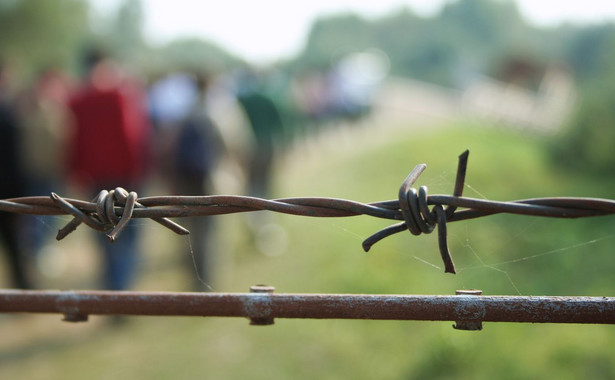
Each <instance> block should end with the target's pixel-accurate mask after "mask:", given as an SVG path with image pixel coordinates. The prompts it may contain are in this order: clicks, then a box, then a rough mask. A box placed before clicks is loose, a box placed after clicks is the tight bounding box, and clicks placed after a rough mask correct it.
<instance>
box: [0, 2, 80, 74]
mask: <svg viewBox="0 0 615 380" xmlns="http://www.w3.org/2000/svg"><path fill="white" fill-rule="evenodd" d="M0 25H2V33H0V59H4V60H7V61H8V62H9V63H12V64H13V65H14V66H15V68H18V69H19V72H18V73H17V74H18V75H20V76H22V77H26V76H28V75H31V74H33V73H35V72H36V71H38V70H40V69H42V68H44V67H45V66H59V67H74V56H75V52H76V51H78V50H79V48H80V47H81V45H82V43H83V42H84V38H86V36H87V35H88V18H87V6H86V4H85V3H84V2H83V1H79V0H57V1H44V0H15V1H4V2H2V3H0Z"/></svg>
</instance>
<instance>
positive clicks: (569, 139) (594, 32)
mask: <svg viewBox="0 0 615 380" xmlns="http://www.w3.org/2000/svg"><path fill="white" fill-rule="evenodd" d="M570 52H571V53H572V56H571V59H570V61H571V62H572V64H573V65H574V67H575V68H576V70H577V73H578V76H579V77H580V79H581V83H582V87H581V101H580V104H579V107H578V109H577V111H576V113H575V115H574V117H573V118H572V120H571V122H570V124H569V128H568V130H567V133H566V134H565V135H564V136H563V138H562V141H561V145H560V146H559V149H558V150H557V155H556V157H557V159H558V160H559V161H560V162H561V163H562V164H564V165H566V167H575V168H578V169H582V170H583V171H584V172H597V173H599V174H608V175H612V174H613V170H614V169H615V150H613V146H615V27H614V26H613V25H603V26H600V27H597V28H590V29H587V30H582V31H581V32H580V34H579V35H578V36H577V39H576V40H575V43H574V44H573V45H572V47H571V49H570Z"/></svg>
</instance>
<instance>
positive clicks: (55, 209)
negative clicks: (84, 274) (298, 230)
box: [0, 150, 615, 273]
mask: <svg viewBox="0 0 615 380" xmlns="http://www.w3.org/2000/svg"><path fill="white" fill-rule="evenodd" d="M468 156H469V151H467V150H466V151H465V152H463V153H462V154H461V155H460V156H459V162H458V166H457V174H456V179H455V188H454V190H453V194H452V195H428V193H427V187H426V186H421V187H420V188H419V190H416V189H415V188H413V187H412V186H413V185H414V183H415V182H416V181H417V179H418V178H419V176H420V175H421V173H422V172H423V171H424V170H425V168H426V167H427V165H425V164H420V165H417V166H416V167H415V168H414V169H413V170H412V171H411V172H410V174H409V175H408V176H407V177H406V179H405V180H404V181H403V183H402V185H401V187H400V188H399V191H398V199H396V200H389V201H382V202H374V203H361V202H355V201H351V200H345V199H337V198H316V197H311V198H279V199H272V200H267V199H261V198H256V197H248V196H237V195H204V196H176V195H171V196H154V197H144V198H138V196H137V193H135V192H128V191H126V190H125V189H123V188H121V187H118V188H116V189H114V190H110V191H107V190H102V191H101V192H100V193H99V194H98V195H97V196H96V197H95V198H94V199H93V200H92V201H90V202H87V201H82V200H77V199H70V198H64V197H61V196H60V195H58V194H56V193H51V196H49V197H44V196H35V197H21V198H11V199H5V200H0V211H5V212H12V213H20V214H33V215H72V216H73V219H72V220H71V221H70V222H68V224H66V225H65V226H64V227H63V228H62V229H60V230H59V231H58V234H57V236H56V239H58V240H61V239H63V238H65V237H66V236H68V235H69V234H70V233H71V232H73V231H75V229H76V228H77V227H78V226H79V225H80V224H82V223H83V224H86V225H87V226H89V227H91V228H93V229H95V230H97V231H101V232H104V233H105V234H106V235H107V237H108V239H109V240H110V241H115V240H116V239H117V238H118V237H119V235H120V233H121V232H122V231H123V229H124V228H125V227H126V225H127V224H128V222H129V221H130V219H132V218H151V219H153V220H154V221H156V222H158V223H160V224H161V225H163V226H165V227H167V228H168V229H170V230H172V231H173V232H175V233H177V234H181V235H185V234H188V233H189V231H188V230H187V229H185V228H184V227H182V226H181V225H179V224H177V223H175V222H174V221H172V220H170V219H168V218H179V217H189V216H212V215H224V214H234V213H244V212H252V211H260V210H267V211H273V212H279V213H285V214H292V215H301V216H309V217H350V216H357V215H368V216H372V217H376V218H382V219H390V220H398V221H400V222H399V223H397V224H394V225H391V226H389V227H386V228H384V229H382V230H380V231H378V232H376V233H375V234H373V235H372V236H370V237H368V238H367V239H365V240H364V241H363V244H362V246H363V249H364V250H365V251H366V252H367V251H369V250H370V248H371V247H372V246H373V245H374V244H375V243H377V242H379V241H380V240H382V239H384V238H386V237H388V236H391V235H393V234H395V233H398V232H402V231H406V230H408V231H409V232H410V233H412V234H413V235H420V234H429V233H431V232H433V231H434V230H435V229H436V227H437V230H438V246H439V250H440V255H441V257H442V261H443V263H444V271H445V272H446V273H455V264H454V262H453V259H452V257H451V254H450V251H449V248H448V241H447V232H446V231H447V229H446V227H447V223H449V222H457V221H462V220H468V219H474V218H479V217H483V216H487V215H493V214H498V213H509V214H520V215H529V216H543V217H554V218H581V217H592V216H602V215H609V214H613V213H615V201H614V200H610V199H602V198H582V197H550V198H532V199H521V200H515V201H508V202H502V201H492V200H485V199H476V198H469V197H464V196H462V194H463V188H464V185H465V177H466V169H467V163H468ZM430 206H432V207H431V209H430V208H429V207H430ZM460 208H462V209H460Z"/></svg>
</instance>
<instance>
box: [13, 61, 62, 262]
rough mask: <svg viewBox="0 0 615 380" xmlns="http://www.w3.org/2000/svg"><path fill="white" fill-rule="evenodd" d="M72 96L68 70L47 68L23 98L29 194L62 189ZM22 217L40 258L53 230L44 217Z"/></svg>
mask: <svg viewBox="0 0 615 380" xmlns="http://www.w3.org/2000/svg"><path fill="white" fill-rule="evenodd" d="M68 96H69V84H68V80H67V77H66V76H65V75H64V73H63V72H62V71H60V70H59V69H55V68H47V69H44V70H42V71H41V72H40V74H39V75H38V77H37V79H36V80H35V83H34V84H33V85H32V86H31V87H30V88H28V89H27V90H26V91H25V92H24V93H23V94H21V96H20V97H19V101H18V114H19V124H20V132H21V135H22V139H21V144H20V153H21V158H20V160H21V162H23V166H24V176H25V186H26V187H25V194H24V195H26V196H37V195H48V194H50V193H51V192H52V191H55V192H61V191H62V188H63V179H64V174H65V173H64V163H65V157H64V152H65V147H66V145H65V143H66V133H67V128H68V125H67V123H68V109H67V102H68ZM22 218H23V221H24V231H23V232H24V235H25V236H24V239H23V241H24V243H26V246H27V251H28V254H29V255H30V256H33V257H36V258H39V256H38V253H39V251H40V250H41V249H42V247H43V246H44V243H45V239H46V238H47V237H48V235H49V232H50V231H52V230H53V229H52V228H50V227H49V226H46V225H45V224H43V223H42V222H41V221H40V220H39V218H40V217H35V216H31V215H24V216H22ZM50 220H51V219H50Z"/></svg>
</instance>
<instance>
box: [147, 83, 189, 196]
mask: <svg viewBox="0 0 615 380" xmlns="http://www.w3.org/2000/svg"><path fill="white" fill-rule="evenodd" d="M198 99H199V91H198V88H197V84H196V82H195V80H194V77H193V76H192V75H191V74H189V73H186V72H181V71H177V72H169V73H167V74H165V75H164V76H162V77H161V78H159V79H157V80H155V81H153V83H152V84H151V85H150V86H149V89H148V94H147V100H148V112H149V117H150V120H151V122H152V127H153V130H154V145H155V149H154V152H155V153H156V158H155V160H156V169H157V174H158V175H160V177H161V179H162V180H163V181H165V182H167V183H166V185H169V183H168V182H169V181H172V177H173V169H174V168H173V167H172V166H173V164H172V162H173V148H174V147H173V144H174V135H175V134H176V133H177V129H178V126H179V124H180V123H181V122H182V121H183V120H184V119H185V118H186V117H187V116H188V114H189V113H190V111H191V110H192V109H193V108H194V107H195V105H196V104H197V102H198Z"/></svg>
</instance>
